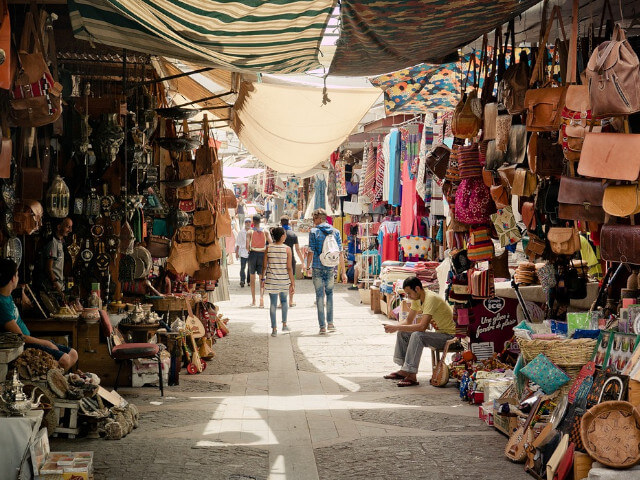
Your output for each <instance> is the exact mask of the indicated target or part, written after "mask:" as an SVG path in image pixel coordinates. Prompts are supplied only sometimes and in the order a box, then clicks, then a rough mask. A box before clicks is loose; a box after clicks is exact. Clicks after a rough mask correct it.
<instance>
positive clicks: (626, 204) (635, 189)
mask: <svg viewBox="0 0 640 480" xmlns="http://www.w3.org/2000/svg"><path fill="white" fill-rule="evenodd" d="M602 208H603V209H604V211H605V212H606V213H608V214H609V215H613V216H614V217H629V216H632V215H635V214H636V213H640V186H639V185H638V184H637V183H634V184H631V185H609V186H608V187H607V188H606V189H605V190H604V197H603V199H602Z"/></svg>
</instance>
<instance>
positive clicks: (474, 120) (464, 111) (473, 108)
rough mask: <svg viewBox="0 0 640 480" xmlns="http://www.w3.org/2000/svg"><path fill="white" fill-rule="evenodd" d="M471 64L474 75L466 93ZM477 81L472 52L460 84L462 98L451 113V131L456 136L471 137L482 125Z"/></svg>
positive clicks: (474, 57)
mask: <svg viewBox="0 0 640 480" xmlns="http://www.w3.org/2000/svg"><path fill="white" fill-rule="evenodd" d="M472 66H473V76H474V84H473V90H472V91H471V92H470V93H468V94H467V93H466V90H467V81H468V79H469V75H470V74H471V67H472ZM477 82H478V72H477V68H476V56H475V54H474V53H472V54H471V56H470V58H469V68H468V69H467V75H466V76H465V79H464V84H463V86H462V99H461V100H460V102H459V103H458V105H457V106H456V109H455V111H454V113H453V119H452V121H451V130H452V131H453V135H454V136H455V137H457V138H473V137H475V136H476V135H478V131H479V130H480V127H481V126H482V122H481V118H482V105H481V103H480V99H479V98H478V86H477Z"/></svg>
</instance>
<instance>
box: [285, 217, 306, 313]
mask: <svg viewBox="0 0 640 480" xmlns="http://www.w3.org/2000/svg"><path fill="white" fill-rule="evenodd" d="M280 225H282V228H284V231H285V233H286V235H287V236H286V238H285V240H284V244H285V245H286V246H287V247H289V248H290V249H291V268H292V269H293V275H294V276H295V274H296V256H295V255H294V254H293V247H294V245H295V247H296V248H295V249H296V253H297V254H298V258H299V259H300V261H301V262H302V263H303V267H304V258H303V257H302V252H301V251H300V245H299V243H298V236H297V235H296V234H295V233H293V230H292V229H291V226H290V225H289V217H287V216H286V215H283V216H281V217H280ZM289 306H290V307H295V306H296V304H295V303H293V293H291V294H290V295H289Z"/></svg>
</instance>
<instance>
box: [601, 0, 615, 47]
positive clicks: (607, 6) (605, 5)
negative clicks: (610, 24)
mask: <svg viewBox="0 0 640 480" xmlns="http://www.w3.org/2000/svg"><path fill="white" fill-rule="evenodd" d="M607 11H609V17H610V19H611V20H615V18H614V16H613V11H612V10H611V3H609V0H604V3H603V4H602V14H601V15H600V27H599V28H598V37H599V38H602V27H603V26H604V18H605V15H606V14H607ZM606 33H607V32H606V31H605V35H606Z"/></svg>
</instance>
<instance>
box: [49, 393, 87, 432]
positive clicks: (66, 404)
mask: <svg viewBox="0 0 640 480" xmlns="http://www.w3.org/2000/svg"><path fill="white" fill-rule="evenodd" d="M78 408H79V402H78V401H75V400H63V399H56V400H55V401H54V402H53V410H54V411H55V414H56V428H55V429H54V430H53V436H54V437H57V436H58V434H60V433H66V434H67V435H68V436H69V438H76V435H78V434H79V433H80V429H79V428H78Z"/></svg>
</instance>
